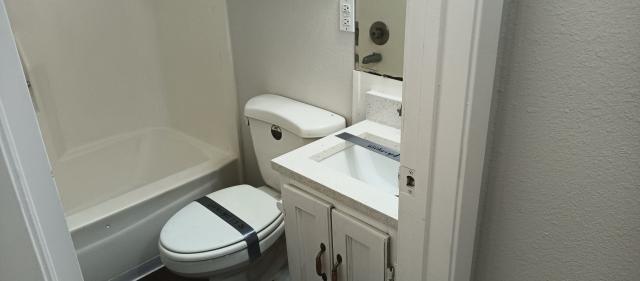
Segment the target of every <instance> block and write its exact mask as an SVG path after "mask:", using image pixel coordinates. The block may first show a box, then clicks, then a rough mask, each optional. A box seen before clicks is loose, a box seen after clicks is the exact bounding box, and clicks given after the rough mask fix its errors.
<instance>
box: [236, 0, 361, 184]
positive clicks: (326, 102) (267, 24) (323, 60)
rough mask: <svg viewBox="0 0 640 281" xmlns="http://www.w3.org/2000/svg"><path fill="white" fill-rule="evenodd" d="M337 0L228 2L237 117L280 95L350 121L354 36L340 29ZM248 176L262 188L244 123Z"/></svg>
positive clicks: (245, 158)
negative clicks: (267, 96) (250, 103)
mask: <svg viewBox="0 0 640 281" xmlns="http://www.w3.org/2000/svg"><path fill="white" fill-rule="evenodd" d="M338 3H339V1H338V0H329V1H316V0H298V1H290V0H270V1H263V0H233V1H229V18H230V23H231V24H230V26H231V39H232V45H233V55H234V63H235V71H236V72H235V73H236V85H237V89H238V102H239V107H240V112H239V114H240V115H241V116H243V115H242V114H243V108H244V104H245V103H246V102H247V100H249V99H250V98H251V97H254V96H257V95H260V94H264V93H277V94H280V95H283V96H287V97H290V98H293V99H296V100H300V101H303V102H306V103H309V104H312V105H315V106H318V107H321V108H324V109H327V110H330V111H333V112H335V113H337V114H340V115H342V116H344V117H345V118H350V116H351V91H352V84H351V71H352V70H353V61H354V56H353V48H354V34H353V33H344V32H339V30H338ZM240 124H241V135H242V142H243V144H242V148H243V154H244V155H243V158H244V161H245V163H244V164H245V176H246V180H247V182H248V183H250V184H261V183H262V179H261V178H260V175H259V173H258V170H257V169H258V168H257V165H256V160H255V156H254V152H253V147H252V144H251V138H250V134H249V130H248V128H247V126H246V124H247V123H246V121H245V120H244V117H242V119H241V121H240Z"/></svg>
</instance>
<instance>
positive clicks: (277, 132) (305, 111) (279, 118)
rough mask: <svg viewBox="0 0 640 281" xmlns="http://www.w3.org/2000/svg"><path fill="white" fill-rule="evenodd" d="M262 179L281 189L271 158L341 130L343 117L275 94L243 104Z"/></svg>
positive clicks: (343, 122)
mask: <svg viewBox="0 0 640 281" xmlns="http://www.w3.org/2000/svg"><path fill="white" fill-rule="evenodd" d="M244 115H245V117H247V119H248V124H249V129H250V131H251V140H252V142H253V149H254V150H255V153H256V158H257V160H258V167H259V168H260V174H261V175H262V179H263V180H264V181H265V182H266V183H267V185H268V186H270V187H271V188H273V189H276V190H280V182H279V176H278V173H276V171H274V170H273V169H272V168H271V159H273V158H276V157H278V156H280V155H282V154H285V153H287V152H289V151H292V150H294V149H296V148H298V147H301V146H303V145H305V144H307V143H310V142H312V141H314V140H316V139H319V138H322V137H325V136H327V135H330V134H331V133H334V132H336V131H339V130H341V129H344V127H345V125H346V121H345V119H344V117H342V116H340V115H337V114H335V113H333V112H330V111H326V110H324V109H321V108H318V107H315V106H312V105H308V104H306V103H302V102H299V101H295V100H292V99H289V98H285V97H282V96H278V95H271V94H266V95H260V96H257V97H254V98H252V99H250V100H249V101H248V102H247V104H246V105H245V107H244Z"/></svg>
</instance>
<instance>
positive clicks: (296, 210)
mask: <svg viewBox="0 0 640 281" xmlns="http://www.w3.org/2000/svg"><path fill="white" fill-rule="evenodd" d="M282 204H283V206H284V211H285V226H284V229H285V234H286V236H287V254H288V259H289V271H290V273H291V280H296V281H319V280H323V278H322V277H321V276H319V275H318V274H317V273H316V262H320V264H319V265H320V272H322V273H324V274H326V278H327V279H326V280H328V279H330V274H331V272H330V270H331V255H332V248H331V247H332V245H331V221H330V216H331V205H330V204H328V203H326V202H324V201H322V200H320V199H317V198H315V197H313V196H311V195H309V194H307V193H305V192H303V191H301V190H299V189H297V188H295V187H293V186H290V185H286V184H285V185H284V186H283V189H282ZM321 245H324V247H322V246H321ZM321 247H322V248H323V249H324V251H323V252H322V250H321ZM321 252H322V253H321ZM316 259H319V260H318V261H316Z"/></svg>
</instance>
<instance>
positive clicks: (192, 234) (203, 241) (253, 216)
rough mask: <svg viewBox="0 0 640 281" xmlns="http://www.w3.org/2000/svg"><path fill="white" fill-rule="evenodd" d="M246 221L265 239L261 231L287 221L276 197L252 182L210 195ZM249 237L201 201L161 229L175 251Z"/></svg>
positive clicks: (165, 242)
mask: <svg viewBox="0 0 640 281" xmlns="http://www.w3.org/2000/svg"><path fill="white" fill-rule="evenodd" d="M207 197H209V198H210V199H212V200H213V201H215V202H216V203H218V204H219V205H221V206H222V207H224V208H225V209H227V210H228V211H229V212H231V213H233V214H234V215H235V216H236V217H238V218H240V219H241V220H242V221H244V222H246V223H247V224H248V225H249V226H251V227H252V228H253V229H254V231H255V232H256V233H257V234H258V238H259V239H262V238H264V236H265V235H266V234H262V235H261V233H260V231H262V230H264V229H265V228H267V227H268V226H269V225H271V224H273V223H280V221H282V220H283V216H281V214H282V213H281V212H280V210H279V209H278V207H277V206H276V199H274V198H273V197H271V196H270V195H268V194H266V193H265V192H263V191H261V190H259V189H257V188H254V187H252V186H250V185H238V186H233V187H229V188H226V189H222V190H219V191H216V192H214V193H211V194H209V195H207ZM244 239H245V237H244V236H243V235H242V234H241V233H240V232H239V231H238V230H237V229H236V228H234V227H233V226H231V225H229V223H227V222H226V221H224V220H223V219H222V218H220V217H219V216H218V215H216V214H215V213H213V212H212V211H210V210H209V209H207V208H206V207H205V206H203V205H202V204H200V203H198V202H191V203H190V204H189V205H187V206H185V207H184V208H182V210H180V211H178V212H177V213H176V214H175V215H173V217H171V219H169V221H168V222H167V223H166V224H165V226H164V227H163V228H162V231H161V232H160V243H161V244H162V246H163V247H164V248H165V249H167V250H169V251H172V252H174V253H183V254H190V253H200V252H207V251H212V250H216V249H220V248H223V247H226V246H229V245H232V244H235V243H238V242H240V241H243V240H244Z"/></svg>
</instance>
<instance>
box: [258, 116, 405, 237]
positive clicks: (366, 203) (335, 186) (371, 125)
mask: <svg viewBox="0 0 640 281" xmlns="http://www.w3.org/2000/svg"><path fill="white" fill-rule="evenodd" d="M342 132H347V133H350V134H352V135H355V136H360V137H362V138H365V139H370V140H373V141H374V142H377V143H380V144H382V145H385V146H387V147H390V148H393V149H396V150H398V151H399V150H400V147H399V144H400V130H398V129H396V128H393V127H389V126H386V125H382V124H379V123H376V122H372V121H367V120H365V121H362V122H360V123H357V124H355V125H352V126H350V127H348V128H346V129H344V130H342V131H339V132H336V133H334V134H332V135H329V136H327V137H324V138H322V139H319V140H317V141H315V142H312V143H310V144H308V145H305V146H303V147H300V148H298V149H296V150H293V151H291V152H289V153H287V154H284V155H282V156H280V157H277V158H275V159H273V160H272V161H271V164H272V166H273V168H274V169H275V170H276V171H278V172H279V173H280V174H282V175H283V176H285V177H288V178H291V179H293V180H295V181H298V182H300V183H302V184H304V185H305V186H307V187H309V188H312V189H314V190H316V191H317V192H319V193H321V194H324V195H326V196H327V197H329V198H332V199H334V200H336V201H338V202H341V203H342V204H344V205H345V206H348V207H350V208H353V209H354V210H357V211H360V212H362V213H363V214H365V215H367V216H369V217H371V218H372V219H376V220H378V221H380V222H382V223H384V224H386V225H389V226H391V227H397V223H398V198H397V197H396V196H395V195H394V194H392V193H389V192H388V190H387V191H385V190H384V188H380V187H377V186H373V185H371V184H368V183H365V182H363V181H361V180H358V179H356V178H354V177H351V176H349V175H348V174H347V173H342V172H340V171H337V170H336V169H333V168H332V167H328V166H327V165H326V164H323V163H321V162H320V161H319V159H321V158H326V157H328V156H330V155H332V154H334V153H336V152H338V151H341V150H343V149H344V148H345V147H348V146H351V144H350V143H348V142H347V141H345V140H343V139H341V138H338V137H336V136H335V135H337V134H339V133H342Z"/></svg>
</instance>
